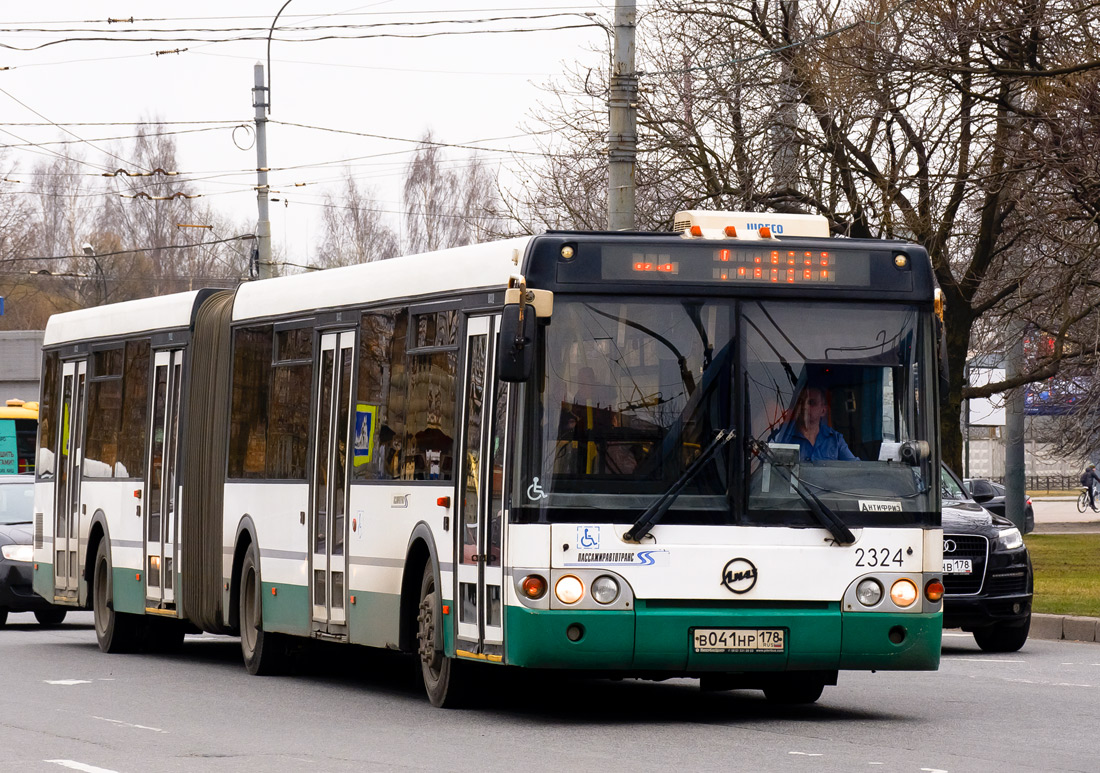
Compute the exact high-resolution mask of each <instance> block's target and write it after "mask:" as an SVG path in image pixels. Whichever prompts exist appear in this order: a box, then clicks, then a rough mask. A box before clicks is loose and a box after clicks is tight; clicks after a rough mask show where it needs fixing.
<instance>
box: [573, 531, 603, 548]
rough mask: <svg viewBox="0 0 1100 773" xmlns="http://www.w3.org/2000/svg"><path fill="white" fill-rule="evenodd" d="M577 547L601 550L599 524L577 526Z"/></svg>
mask: <svg viewBox="0 0 1100 773" xmlns="http://www.w3.org/2000/svg"><path fill="white" fill-rule="evenodd" d="M577 549H578V550H599V549H600V527H599V526H578V527H577Z"/></svg>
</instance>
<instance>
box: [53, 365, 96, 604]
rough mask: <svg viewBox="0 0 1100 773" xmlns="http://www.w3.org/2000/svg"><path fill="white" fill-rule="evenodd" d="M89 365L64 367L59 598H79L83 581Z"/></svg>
mask: <svg viewBox="0 0 1100 773" xmlns="http://www.w3.org/2000/svg"><path fill="white" fill-rule="evenodd" d="M87 374H88V361H87V360H76V361H75V362H66V363H63V364H62V366H61V401H60V403H61V412H60V418H61V420H60V422H58V423H59V424H60V432H61V438H60V442H59V443H58V448H60V449H61V451H60V453H61V460H60V462H59V464H58V467H57V484H56V485H57V492H56V497H55V499H54V502H55V505H54V531H53V535H54V543H53V549H54V563H53V570H54V588H55V593H56V594H57V595H59V596H64V597H73V598H75V597H76V595H77V593H78V590H79V587H78V582H79V579H80V550H79V540H80V477H81V465H82V463H83V456H84V411H85V400H86V397H87Z"/></svg>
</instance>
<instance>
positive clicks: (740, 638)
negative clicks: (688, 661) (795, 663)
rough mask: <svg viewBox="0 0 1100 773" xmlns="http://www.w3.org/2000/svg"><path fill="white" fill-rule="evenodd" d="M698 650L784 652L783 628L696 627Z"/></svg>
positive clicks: (785, 640) (695, 637)
mask: <svg viewBox="0 0 1100 773" xmlns="http://www.w3.org/2000/svg"><path fill="white" fill-rule="evenodd" d="M691 640H692V643H693V644H694V645H695V651H696V652H782V651H783V648H784V647H785V646H786V642H787V637H786V632H785V631H784V630H783V629H782V628H696V629H695V630H694V631H692V632H691Z"/></svg>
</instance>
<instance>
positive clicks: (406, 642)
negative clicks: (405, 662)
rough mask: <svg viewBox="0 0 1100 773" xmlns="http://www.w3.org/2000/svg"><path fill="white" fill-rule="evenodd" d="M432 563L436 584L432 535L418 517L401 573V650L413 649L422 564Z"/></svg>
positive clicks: (437, 569) (438, 579) (437, 573)
mask: <svg viewBox="0 0 1100 773" xmlns="http://www.w3.org/2000/svg"><path fill="white" fill-rule="evenodd" d="M429 565H430V566H431V567H432V572H433V574H434V575H435V578H436V583H437V587H439V584H440V583H441V582H442V573H441V572H440V567H439V557H438V555H437V554H436V550H435V539H434V537H433V536H432V531H431V529H430V528H429V527H428V525H427V524H426V523H424V522H423V521H421V522H420V523H418V524H417V525H416V527H415V528H414V529H413V531H412V534H411V535H409V546H408V548H407V549H406V551H405V569H404V572H403V573H402V575H401V614H400V620H399V630H398V646H399V647H400V649H401V650H402V651H403V652H416V649H417V645H416V632H417V620H416V618H417V614H418V611H419V607H420V586H421V583H422V582H423V579H424V567H425V566H429Z"/></svg>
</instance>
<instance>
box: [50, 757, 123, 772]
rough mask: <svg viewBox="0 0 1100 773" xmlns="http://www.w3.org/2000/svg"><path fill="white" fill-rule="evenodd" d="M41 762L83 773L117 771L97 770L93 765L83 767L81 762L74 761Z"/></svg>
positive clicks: (109, 770) (108, 769)
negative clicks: (82, 772)
mask: <svg viewBox="0 0 1100 773" xmlns="http://www.w3.org/2000/svg"><path fill="white" fill-rule="evenodd" d="M43 762H52V763H53V764H54V765H60V766H61V767H63V768H70V769H72V770H82V771H84V773H118V771H117V770H111V769H110V768H97V767H96V766H95V765H85V764H84V763H83V762H75V761H74V760H43Z"/></svg>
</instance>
